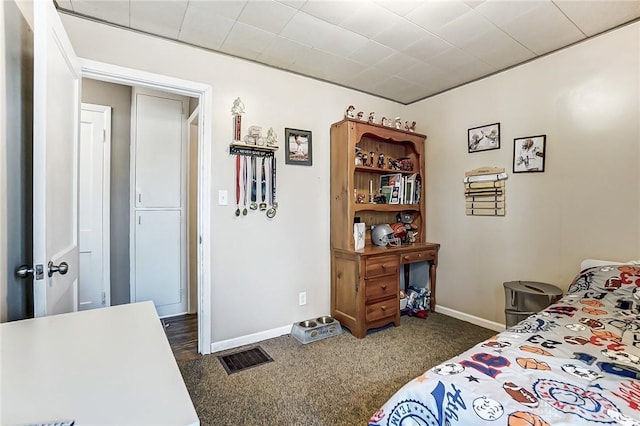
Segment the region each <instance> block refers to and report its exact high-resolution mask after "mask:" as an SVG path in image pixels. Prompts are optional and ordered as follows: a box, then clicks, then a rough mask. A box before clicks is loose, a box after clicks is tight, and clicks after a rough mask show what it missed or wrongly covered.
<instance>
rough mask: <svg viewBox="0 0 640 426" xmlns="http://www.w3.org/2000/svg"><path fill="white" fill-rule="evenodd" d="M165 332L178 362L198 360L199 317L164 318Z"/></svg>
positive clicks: (192, 315) (193, 315) (189, 315)
mask: <svg viewBox="0 0 640 426" xmlns="http://www.w3.org/2000/svg"><path fill="white" fill-rule="evenodd" d="M162 323H163V324H164V331H165V333H166V334H167V339H168V340H169V344H170V345H171V350H172V351H173V355H174V356H175V358H176V360H179V361H182V360H190V359H196V358H198V357H199V356H200V354H198V315H197V314H186V315H178V316H175V317H169V318H163V319H162Z"/></svg>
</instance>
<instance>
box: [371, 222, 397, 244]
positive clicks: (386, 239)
mask: <svg viewBox="0 0 640 426" xmlns="http://www.w3.org/2000/svg"><path fill="white" fill-rule="evenodd" d="M371 241H372V242H373V244H375V245H377V246H381V247H386V246H390V247H399V246H400V243H401V242H400V238H397V237H396V236H395V235H394V232H393V229H391V226H389V224H386V223H385V224H383V225H377V226H375V227H374V228H373V230H371Z"/></svg>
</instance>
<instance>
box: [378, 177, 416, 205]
mask: <svg viewBox="0 0 640 426" xmlns="http://www.w3.org/2000/svg"><path fill="white" fill-rule="evenodd" d="M421 191H422V184H421V182H420V178H419V177H418V174H417V173H414V174H411V175H403V174H402V173H391V174H386V175H381V176H380V193H381V194H382V195H384V196H385V197H386V200H387V204H418V203H419V202H420V194H421Z"/></svg>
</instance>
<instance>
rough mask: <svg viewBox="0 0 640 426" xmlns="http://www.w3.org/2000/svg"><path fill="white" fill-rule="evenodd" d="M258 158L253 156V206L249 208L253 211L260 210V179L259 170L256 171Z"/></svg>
mask: <svg viewBox="0 0 640 426" xmlns="http://www.w3.org/2000/svg"><path fill="white" fill-rule="evenodd" d="M256 166H257V164H256V157H254V156H251V204H250V205H249V208H250V209H251V210H257V209H258V203H257V202H256V201H258V177H257V174H258V172H257V169H256Z"/></svg>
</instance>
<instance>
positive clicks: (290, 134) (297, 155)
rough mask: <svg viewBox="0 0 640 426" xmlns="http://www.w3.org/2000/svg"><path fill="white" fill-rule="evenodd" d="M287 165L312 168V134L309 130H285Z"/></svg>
mask: <svg viewBox="0 0 640 426" xmlns="http://www.w3.org/2000/svg"><path fill="white" fill-rule="evenodd" d="M284 140H285V163H286V164H298V165H300V166H310V165H311V164H312V157H311V153H312V150H311V147H312V145H311V132H310V131H309V130H298V129H288V128H285V129H284Z"/></svg>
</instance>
